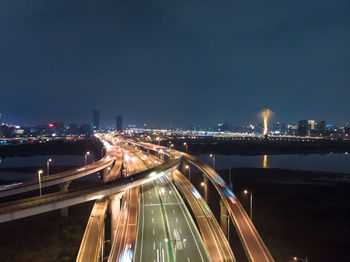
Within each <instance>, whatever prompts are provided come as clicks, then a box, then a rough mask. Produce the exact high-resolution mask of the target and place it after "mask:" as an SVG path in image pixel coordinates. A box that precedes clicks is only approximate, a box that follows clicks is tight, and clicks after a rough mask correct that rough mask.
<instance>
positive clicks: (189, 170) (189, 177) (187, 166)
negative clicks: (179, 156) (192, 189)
mask: <svg viewBox="0 0 350 262" xmlns="http://www.w3.org/2000/svg"><path fill="white" fill-rule="evenodd" d="M185 168H186V169H187V170H188V180H190V181H191V167H190V166H189V165H186V166H185Z"/></svg>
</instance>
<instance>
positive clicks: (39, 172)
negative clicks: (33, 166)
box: [38, 169, 43, 196]
mask: <svg viewBox="0 0 350 262" xmlns="http://www.w3.org/2000/svg"><path fill="white" fill-rule="evenodd" d="M42 173H43V171H42V170H41V169H40V170H39V171H38V179H39V193H40V196H41V195H42V191H41V174H42Z"/></svg>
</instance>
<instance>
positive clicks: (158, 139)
mask: <svg viewBox="0 0 350 262" xmlns="http://www.w3.org/2000/svg"><path fill="white" fill-rule="evenodd" d="M156 140H157V141H158V146H159V145H160V138H159V136H157V138H156Z"/></svg>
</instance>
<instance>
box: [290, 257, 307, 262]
mask: <svg viewBox="0 0 350 262" xmlns="http://www.w3.org/2000/svg"><path fill="white" fill-rule="evenodd" d="M293 260H294V261H305V262H308V258H307V257H305V258H299V257H293Z"/></svg>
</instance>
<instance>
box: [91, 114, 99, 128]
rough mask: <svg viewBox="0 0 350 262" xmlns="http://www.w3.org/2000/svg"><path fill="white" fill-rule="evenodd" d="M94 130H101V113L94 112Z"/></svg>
mask: <svg viewBox="0 0 350 262" xmlns="http://www.w3.org/2000/svg"><path fill="white" fill-rule="evenodd" d="M92 128H93V129H94V130H98V129H100V111H97V110H94V111H92Z"/></svg>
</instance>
